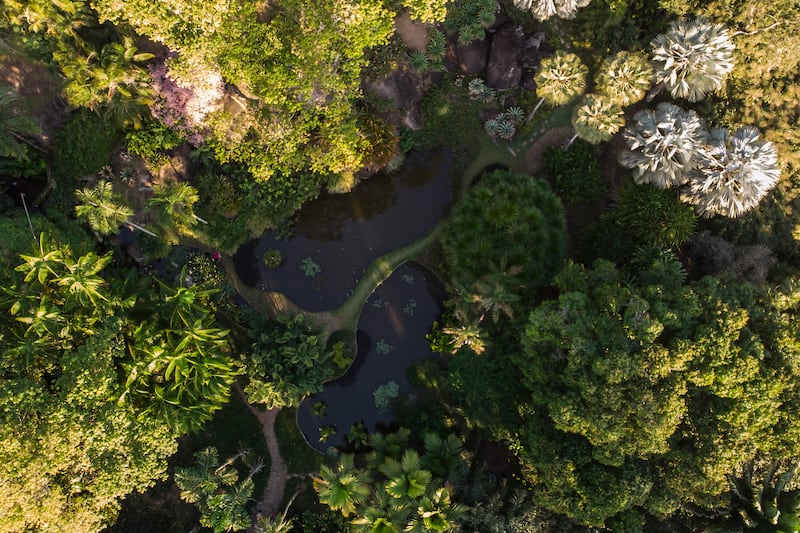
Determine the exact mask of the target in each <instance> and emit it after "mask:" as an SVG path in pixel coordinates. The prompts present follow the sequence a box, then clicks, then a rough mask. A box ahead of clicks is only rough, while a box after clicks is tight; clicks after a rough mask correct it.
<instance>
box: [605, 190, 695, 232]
mask: <svg viewBox="0 0 800 533" xmlns="http://www.w3.org/2000/svg"><path fill="white" fill-rule="evenodd" d="M615 211H616V216H617V217H618V219H619V221H620V223H621V225H622V227H623V228H624V229H625V232H626V233H628V234H629V235H630V236H632V237H633V238H635V239H636V240H637V241H638V242H639V243H641V244H646V243H655V244H659V245H661V246H666V247H676V246H680V245H681V244H683V243H684V242H686V240H687V239H689V237H691V236H692V234H693V233H694V227H695V221H696V216H695V212H694V208H692V207H691V206H688V205H686V204H684V203H683V202H681V201H680V199H679V198H678V193H677V191H675V190H664V189H659V188H657V187H654V186H652V185H636V184H634V183H632V182H626V183H625V184H624V185H623V186H622V189H621V190H620V193H619V204H618V205H617V207H616V209H615Z"/></svg>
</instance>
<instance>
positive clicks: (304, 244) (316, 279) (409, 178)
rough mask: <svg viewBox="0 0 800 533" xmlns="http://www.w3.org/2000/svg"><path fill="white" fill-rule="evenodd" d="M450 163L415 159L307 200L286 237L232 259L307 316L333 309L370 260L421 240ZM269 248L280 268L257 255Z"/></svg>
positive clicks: (268, 238)
mask: <svg viewBox="0 0 800 533" xmlns="http://www.w3.org/2000/svg"><path fill="white" fill-rule="evenodd" d="M451 164H452V158H451V154H450V152H449V151H446V150H437V151H434V152H429V153H425V154H417V155H415V156H412V157H409V159H408V161H407V163H406V164H405V165H404V166H403V168H402V169H401V170H400V172H399V173H397V174H396V175H387V174H378V175H376V176H373V177H371V178H369V179H368V180H366V181H364V182H362V183H360V184H359V185H358V186H357V187H356V188H355V189H354V190H353V191H352V192H350V193H348V194H344V195H330V194H325V195H323V196H321V197H320V198H318V199H317V200H315V201H313V202H309V203H308V204H307V205H306V206H304V207H303V209H302V211H301V212H300V214H299V215H298V217H297V220H296V222H295V224H294V226H293V235H292V237H291V238H289V239H278V238H277V237H276V236H275V235H274V234H273V233H269V234H267V235H265V236H264V237H262V238H261V239H259V240H256V241H252V242H250V243H248V244H246V245H245V246H242V248H240V250H239V252H238V253H237V254H236V256H235V257H234V262H235V263H236V268H237V271H238V273H239V276H240V278H241V279H242V281H243V282H244V283H247V284H248V285H250V286H253V287H261V288H263V289H265V290H272V291H277V292H282V293H283V294H285V295H286V296H287V297H288V298H289V299H290V300H291V301H293V302H294V303H296V304H297V305H299V306H300V307H302V308H303V309H306V310H309V311H324V310H331V309H335V308H336V307H338V306H339V305H341V304H342V303H344V301H345V300H346V299H347V296H348V295H349V294H350V293H351V292H352V290H353V289H354V288H355V286H356V284H357V283H358V280H359V279H360V278H361V276H362V275H363V273H364V271H365V269H366V268H367V267H368V266H369V264H370V263H371V262H372V260H373V259H375V258H376V257H378V256H381V255H384V254H386V253H388V252H390V251H392V250H396V249H398V248H402V247H403V246H406V245H408V244H410V243H412V242H414V241H416V240H418V239H420V238H422V237H423V236H425V234H426V233H428V231H430V230H431V229H432V228H433V227H434V226H435V225H436V223H437V222H438V221H439V220H440V219H441V218H442V216H443V215H444V212H445V209H446V208H447V206H448V205H449V203H450V199H451V186H450V176H449V173H450V168H451ZM273 249H274V250H279V251H280V252H281V254H282V257H283V263H282V264H281V266H280V267H278V268H274V269H271V268H267V267H266V266H265V265H264V264H263V261H262V256H263V254H264V252H266V251H268V250H273ZM309 289H310V290H309Z"/></svg>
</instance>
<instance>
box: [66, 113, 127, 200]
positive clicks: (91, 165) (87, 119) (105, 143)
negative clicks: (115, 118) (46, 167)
mask: <svg viewBox="0 0 800 533" xmlns="http://www.w3.org/2000/svg"><path fill="white" fill-rule="evenodd" d="M119 133H120V132H119V130H118V129H117V128H116V127H115V126H114V125H112V124H111V123H109V122H106V121H105V120H103V118H101V117H100V116H99V115H96V114H94V113H91V112H89V111H86V110H80V111H77V112H76V113H74V114H73V115H72V116H71V117H70V118H69V119H68V120H67V121H66V123H65V124H64V126H63V127H62V128H61V129H60V130H59V131H58V133H57V134H56V137H55V140H54V143H53V150H54V152H55V153H54V164H53V166H54V173H55V175H56V177H57V178H63V179H66V180H76V179H78V178H82V177H84V176H88V175H91V174H94V173H96V172H97V171H99V170H100V169H101V168H103V166H105V165H107V164H108V163H109V155H110V154H111V150H112V149H113V148H114V144H116V142H117V139H118V138H119ZM72 187H73V185H72V184H70V185H69V187H68V188H69V189H71V188H72Z"/></svg>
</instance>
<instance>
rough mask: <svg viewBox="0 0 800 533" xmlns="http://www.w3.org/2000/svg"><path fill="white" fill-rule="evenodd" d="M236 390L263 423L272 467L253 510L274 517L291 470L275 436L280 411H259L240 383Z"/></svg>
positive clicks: (255, 514)
mask: <svg viewBox="0 0 800 533" xmlns="http://www.w3.org/2000/svg"><path fill="white" fill-rule="evenodd" d="M234 388H235V389H236V392H237V393H239V396H241V398H242V401H243V402H244V404H245V405H246V406H247V408H248V409H249V410H250V412H251V413H253V416H255V417H256V418H257V419H258V421H259V422H260V423H261V432H262V433H263V434H264V440H265V441H266V443H267V451H269V458H270V465H269V477H268V478H267V486H266V487H265V488H264V492H263V494H262V495H261V500H259V502H258V503H257V504H256V505H255V507H254V508H253V516H254V517H256V516H258V515H259V514H260V515H262V516H273V515H274V514H276V513H277V512H278V511H279V510H280V506H281V502H282V501H283V493H284V491H285V490H286V480H287V479H288V477H289V475H288V474H289V469H288V468H287V467H286V461H284V460H283V456H281V449H280V447H279V446H278V438H277V436H276V435H275V420H276V419H277V418H278V412H279V411H280V409H270V410H269V411H262V410H260V409H257V408H256V407H255V406H254V405H253V404H251V403H250V402H248V401H247V397H246V396H245V394H244V391H242V388H241V387H240V386H239V384H238V383H236V384H234Z"/></svg>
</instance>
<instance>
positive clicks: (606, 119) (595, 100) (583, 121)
mask: <svg viewBox="0 0 800 533" xmlns="http://www.w3.org/2000/svg"><path fill="white" fill-rule="evenodd" d="M624 125H625V114H624V113H623V112H622V108H621V107H620V106H619V105H617V104H616V103H615V102H614V101H613V100H612V99H610V98H607V97H605V96H599V95H594V94H587V95H586V96H584V97H583V99H582V100H581V103H580V104H579V105H578V106H576V107H575V109H574V110H573V111H572V127H573V128H575V134H574V135H573V136H572V138H571V139H570V140H569V141H568V142H567V144H566V145H565V146H564V150H568V149H569V147H570V146H572V143H573V142H575V139H577V138H578V137H580V138H581V139H583V140H584V141H586V142H589V143H592V144H598V143H601V142H604V141H607V140H609V139H610V138H611V137H613V136H614V134H615V133H617V132H618V131H619V130H620V128H622V126H624Z"/></svg>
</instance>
